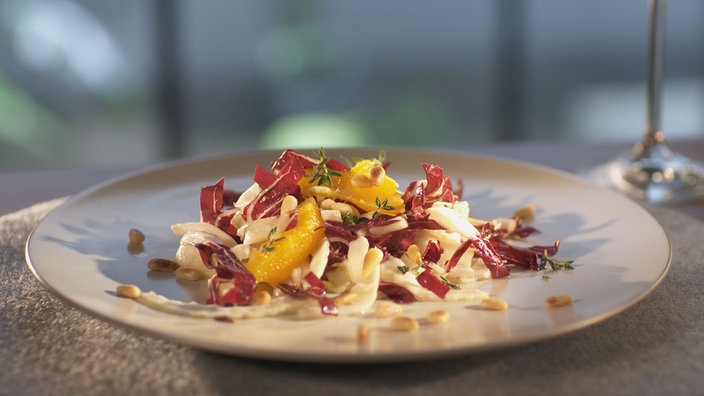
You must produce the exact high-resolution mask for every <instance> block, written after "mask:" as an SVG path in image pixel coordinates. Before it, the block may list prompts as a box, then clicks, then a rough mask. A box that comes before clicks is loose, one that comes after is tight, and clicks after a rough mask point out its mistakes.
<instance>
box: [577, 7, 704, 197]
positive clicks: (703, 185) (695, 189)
mask: <svg viewBox="0 0 704 396" xmlns="http://www.w3.org/2000/svg"><path fill="white" fill-rule="evenodd" d="M648 12H649V40H648V71H647V109H646V110H647V115H646V116H647V120H646V128H645V135H644V136H643V138H642V139H641V140H640V141H639V142H638V143H636V144H635V146H634V147H633V149H632V150H631V152H629V153H626V154H624V155H622V156H620V157H618V158H615V159H614V160H612V161H610V162H607V163H605V164H601V165H599V166H597V167H594V168H591V169H589V170H587V171H586V172H583V173H584V176H586V177H587V178H589V179H591V180H593V181H595V182H597V183H599V184H602V185H606V186H609V187H611V188H614V189H615V190H617V191H620V192H622V193H624V194H625V195H627V196H629V197H632V198H635V199H639V200H643V201H646V202H651V203H674V202H683V201H693V200H699V199H704V164H702V163H700V162H697V161H694V160H692V159H690V158H687V157H685V156H683V155H681V154H678V153H676V152H674V151H673V150H672V149H671V148H670V147H669V146H668V144H667V142H666V141H665V133H664V132H663V130H662V127H661V110H662V80H663V67H664V57H665V0H649V1H648Z"/></svg>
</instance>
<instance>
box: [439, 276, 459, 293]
mask: <svg viewBox="0 0 704 396" xmlns="http://www.w3.org/2000/svg"><path fill="white" fill-rule="evenodd" d="M440 280H441V281H442V282H443V283H444V284H446V285H448V286H450V288H451V289H455V290H459V289H460V285H458V284H457V283H452V282H450V281H449V280H447V278H445V277H444V276H441V277H440Z"/></svg>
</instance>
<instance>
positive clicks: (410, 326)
mask: <svg viewBox="0 0 704 396" xmlns="http://www.w3.org/2000/svg"><path fill="white" fill-rule="evenodd" d="M391 328H392V329H394V330H397V331H408V332H411V331H416V330H418V321H417V320H415V319H413V318H409V317H408V316H398V317H395V318H393V319H391Z"/></svg>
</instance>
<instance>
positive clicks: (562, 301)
mask: <svg viewBox="0 0 704 396" xmlns="http://www.w3.org/2000/svg"><path fill="white" fill-rule="evenodd" d="M571 304H572V296H570V295H560V296H550V297H548V298H546V299H545V306H546V307H548V308H557V307H562V306H565V305H571Z"/></svg>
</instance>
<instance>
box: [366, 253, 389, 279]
mask: <svg viewBox="0 0 704 396" xmlns="http://www.w3.org/2000/svg"><path fill="white" fill-rule="evenodd" d="M383 258H384V252H382V251H381V249H379V248H371V249H369V250H367V254H365V255H364V263H363V264H362V276H363V277H365V278H366V277H368V276H370V275H371V274H373V273H374V271H376V270H377V269H378V268H379V264H381V260H382V259H383Z"/></svg>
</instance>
